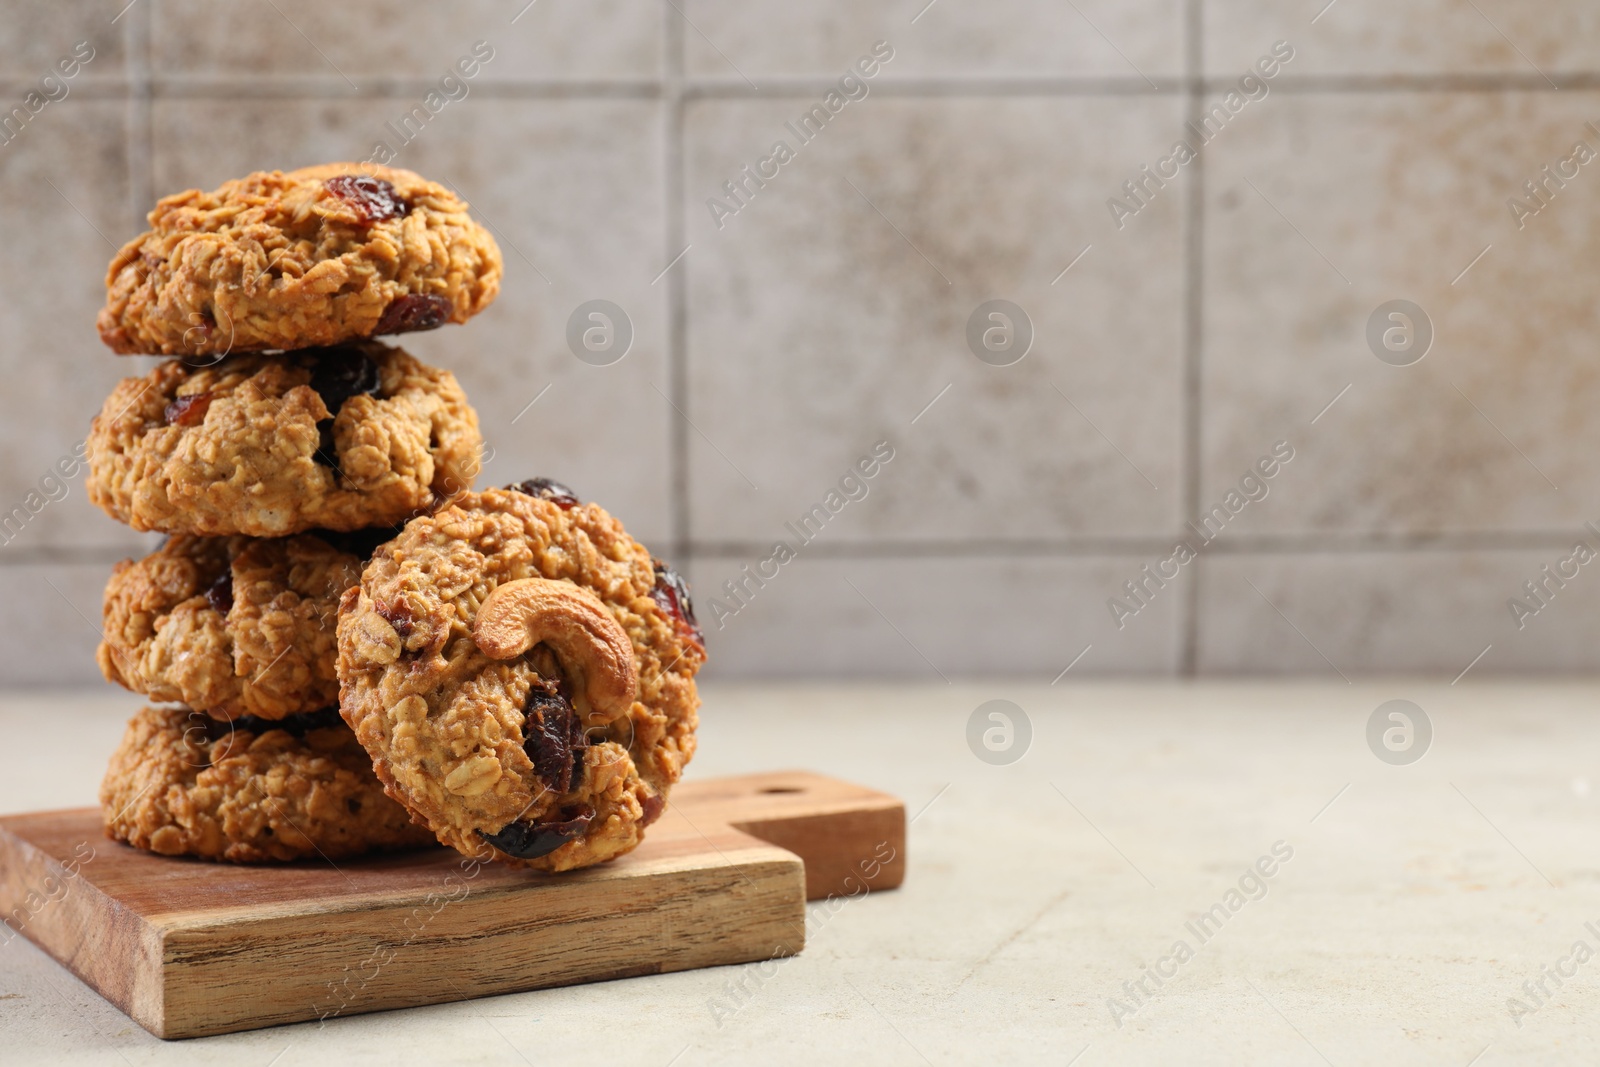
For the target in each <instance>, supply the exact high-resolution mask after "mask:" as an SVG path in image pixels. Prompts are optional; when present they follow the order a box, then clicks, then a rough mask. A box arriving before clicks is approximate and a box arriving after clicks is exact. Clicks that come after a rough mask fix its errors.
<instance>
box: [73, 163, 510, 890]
mask: <svg viewBox="0 0 1600 1067" xmlns="http://www.w3.org/2000/svg"><path fill="white" fill-rule="evenodd" d="M150 225H151V230H150V231H149V232H148V233H145V234H143V235H141V236H140V237H138V238H136V239H134V240H133V241H130V242H129V243H128V244H127V245H126V246H124V247H123V249H122V250H121V251H120V252H119V253H118V255H117V257H116V259H115V260H113V262H112V264H111V268H110V271H109V272H108V277H107V289H108V298H107V302H106V306H105V308H104V310H102V312H101V313H100V318H99V328H100V335H101V338H102V339H103V340H104V341H105V342H106V344H107V345H109V346H110V347H111V348H112V349H113V350H114V351H116V352H118V353H123V354H146V355H168V356H178V357H180V358H177V359H172V360H169V361H168V362H166V363H163V364H161V365H160V366H158V367H156V368H155V369H154V370H153V371H151V372H150V373H149V374H147V375H145V376H144V377H142V378H129V379H125V380H124V381H123V382H122V383H121V384H120V385H119V386H117V388H116V389H115V390H114V391H113V393H112V395H111V396H110V397H109V398H108V399H107V401H106V403H105V406H104V408H103V409H102V410H101V412H100V414H99V415H98V416H97V417H96V418H95V420H94V423H93V425H92V427H91V430H90V434H89V483H88V489H89V494H90V498H91V499H92V500H93V501H94V502H95V503H96V504H98V505H99V506H100V507H101V508H102V509H104V510H105V511H106V512H107V513H108V514H110V515H111V516H112V517H113V518H116V519H118V520H120V521H122V522H125V523H127V524H128V525H130V526H132V527H133V528H134V529H137V530H158V531H161V532H164V533H167V534H170V535H172V536H171V537H170V538H169V539H168V541H167V542H166V543H165V544H164V545H163V546H162V547H161V548H160V549H159V550H157V551H156V552H155V553H153V554H152V555H150V556H148V557H146V558H145V559H144V560H141V561H139V562H137V563H135V562H131V561H130V562H126V563H123V564H121V565H119V566H118V568H117V570H116V572H115V573H114V574H113V576H112V578H111V582H110V584H109V585H108V586H107V589H106V598H105V610H104V616H105V640H104V642H103V643H102V645H101V647H100V651H99V660H100V665H101V668H102V670H103V671H104V673H105V675H106V677H107V678H109V679H110V680H112V681H115V682H118V683H120V684H122V685H124V686H126V687H127V688H129V689H132V690H134V691H136V692H141V693H145V694H147V695H148V696H149V697H150V698H151V699H152V700H157V701H173V702H177V703H178V704H179V705H180V706H177V707H168V708H147V709H145V710H144V711H142V712H140V713H139V714H138V715H137V716H135V717H134V719H133V721H132V722H131V723H130V724H129V727H128V731H127V733H126V735H125V736H124V738H123V741H122V744H121V746H120V747H119V749H118V750H117V752H116V754H115V755H114V756H113V757H112V760H111V766H110V769H109V770H108V772H107V775H106V779H105V782H104V783H103V785H102V787H101V802H102V804H103V805H104V809H105V815H106V831H107V833H108V834H109V835H110V836H112V837H114V838H118V839H120V840H124V841H127V842H128V843H129V844H132V845H135V846H137V847H140V848H146V849H150V850H153V851H156V852H161V853H165V854H172V855H176V854H188V855H196V856H202V857H206V858H211V859H226V860H235V861H241V862H261V861H268V860H291V859H297V858H302V857H307V856H317V855H321V856H324V857H326V858H335V857H337V856H349V855H357V854H360V853H362V852H367V851H374V850H378V849H385V848H399V847H412V846H416V845H420V844H425V843H426V842H427V841H429V840H430V839H431V837H432V835H431V834H429V833H428V832H427V831H426V830H424V829H422V828H421V827H420V826H419V825H416V824H415V821H414V820H413V819H412V817H411V816H410V815H409V813H408V812H407V811H406V809H405V808H404V807H402V806H401V805H400V804H397V803H396V802H395V801H394V800H391V799H390V798H389V797H387V796H385V795H384V792H383V787H382V785H381V784H380V782H379V780H378V778H377V776H376V775H375V774H374V772H373V768H372V764H371V761H370V760H369V759H368V758H367V756H366V754H365V753H364V752H363V750H362V748H361V746H360V745H359V744H357V742H356V739H355V737H354V735H353V734H352V732H351V731H350V728H349V727H348V726H347V725H345V723H344V722H343V721H342V720H341V719H340V717H339V715H338V714H337V712H336V711H333V710H332V707H331V706H332V705H335V704H336V703H337V699H338V679H337V676H336V670H335V667H336V647H335V625H336V614H337V607H338V603H339V600H340V597H341V595H342V594H343V593H344V592H345V590H346V589H348V588H350V587H351V586H353V585H354V584H355V583H356V582H357V581H358V580H359V578H360V572H361V568H362V566H363V564H364V562H365V560H366V559H367V557H368V556H369V555H370V554H371V552H372V550H373V548H374V547H375V546H376V545H377V544H378V543H379V542H381V541H384V540H387V539H388V538H390V537H391V536H393V534H394V532H395V530H396V529H398V528H399V527H400V526H401V524H403V523H404V522H405V521H406V520H407V519H408V518H410V517H412V516H414V515H418V514H425V513H428V512H430V511H432V510H433V509H434V508H436V507H437V506H439V505H440V504H442V503H443V502H444V501H446V500H448V499H449V498H451V497H452V496H454V495H456V494H458V493H462V492H465V491H467V490H469V489H471V487H472V480H473V478H474V477H475V476H476V474H477V466H478V459H479V453H480V451H481V448H482V439H481V437H480V435H479V432H478V423H477V415H476V414H475V413H474V412H473V410H472V408H471V406H470V405H469V404H468V403H467V399H466V396H465V395H464V394H463V393H462V391H461V389H460V387H459V386H458V385H457V384H456V381H455V378H454V377H453V376H452V375H451V374H449V373H448V372H447V371H442V370H438V369H435V368H432V367H428V366H426V365H425V364H423V363H421V362H419V361H418V360H416V359H414V358H412V357H411V356H410V355H408V354H407V353H405V352H404V351H402V350H400V349H399V348H394V347H391V346H389V345H385V344H381V343H379V342H377V341H374V340H372V338H373V337H374V336H376V335H380V334H392V333H403V332H408V331H414V330H422V329H432V328H434V327H437V326H439V325H442V324H443V323H445V322H463V321H465V320H466V319H467V318H468V317H470V316H471V315H473V314H476V313H477V312H479V311H481V310H483V308H485V307H487V306H488V304H489V303H490V302H491V301H492V300H493V299H494V297H495V294H496V293H497V292H498V290H499V281H500V270H501V261H500V253H499V250H498V249H497V248H496V246H495V243H494V239H493V238H492V237H491V236H490V235H489V234H488V232H487V231H486V230H484V229H483V228H482V227H481V226H479V225H478V224H477V223H476V222H475V221H473V219H472V218H471V217H470V215H469V214H468V213H467V207H466V205H465V204H464V203H462V202H461V201H460V200H459V199H458V198H457V197H456V196H454V195H453V194H452V193H450V192H449V190H447V189H445V188H443V187H441V186H439V185H435V184H434V183H432V182H428V181H426V180H425V179H423V178H421V177H419V176H418V175H416V174H413V173H411V172H409V171H403V170H394V169H390V168H384V167H374V166H371V165H368V164H330V165H326V166H320V167H310V168H306V169H303V170H297V171H291V172H288V173H283V172H272V173H258V174H252V175H250V176H249V177H246V178H243V179H240V180H238V181H233V182H228V183H227V184H225V185H223V186H222V187H221V188H219V189H217V190H216V191H214V192H211V193H202V192H199V191H193V190H192V191H190V192H186V193H180V194H178V195H177V196H171V197H167V198H165V199H163V200H162V201H161V202H160V203H158V204H157V205H156V208H155V210H154V211H152V212H151V213H150Z"/></svg>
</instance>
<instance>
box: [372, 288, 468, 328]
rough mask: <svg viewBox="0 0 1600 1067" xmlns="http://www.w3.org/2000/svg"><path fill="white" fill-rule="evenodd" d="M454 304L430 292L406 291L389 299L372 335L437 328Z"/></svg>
mask: <svg viewBox="0 0 1600 1067" xmlns="http://www.w3.org/2000/svg"><path fill="white" fill-rule="evenodd" d="M454 310H455V307H454V305H452V304H451V303H450V301H449V300H448V299H446V298H445V297H442V296H434V295H432V294H431V293H406V294H405V295H404V296H397V297H395V298H394V299H393V300H391V301H389V306H388V307H386V308H384V309H383V315H382V316H380V317H379V319H378V325H377V326H376V327H374V328H373V330H372V336H374V337H376V336H378V335H379V334H384V333H417V332H419V331H421V330H437V329H438V328H439V327H440V326H443V325H444V324H445V321H446V320H448V319H449V318H450V313H451V312H452V311H454Z"/></svg>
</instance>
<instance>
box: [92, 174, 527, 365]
mask: <svg viewBox="0 0 1600 1067" xmlns="http://www.w3.org/2000/svg"><path fill="white" fill-rule="evenodd" d="M149 221H150V229H149V231H148V232H146V233H143V234H140V235H139V236H138V237H136V238H134V239H133V240H131V241H129V242H128V243H127V244H125V245H123V246H122V249H121V251H119V252H118V253H117V256H116V258H115V259H113V260H112V261H111V267H110V269H109V270H108V271H107V273H106V289H107V295H106V306H105V307H104V308H103V309H102V310H101V311H100V318H99V322H98V326H99V328H100V338H101V340H103V341H105V343H106V344H108V345H110V346H111V348H112V350H113V351H116V352H120V353H145V354H150V355H184V356H206V355H221V354H226V353H228V352H253V351H259V350H263V349H273V348H285V349H293V348H310V347H313V346H320V345H333V344H338V343H340V342H342V341H350V340H356V339H359V338H365V337H374V336H377V335H380V334H391V333H405V332H407V331H411V330H431V329H433V328H434V327H437V326H440V325H442V324H444V323H446V322H465V321H467V319H468V318H470V317H471V316H473V315H476V314H477V313H478V312H480V311H482V310H483V309H484V308H486V307H488V306H489V304H490V302H491V301H493V300H494V298H495V294H496V293H498V292H499V290H500V272H501V260H500V249H499V248H498V247H497V246H496V245H495V242H494V238H493V237H491V236H490V235H489V232H488V231H487V230H485V229H484V228H483V227H482V226H480V225H478V223H477V222H475V221H474V220H473V219H472V217H471V216H470V215H468V214H467V205H466V204H465V203H463V202H462V201H461V199H460V198H459V197H457V196H456V195H455V194H454V193H452V192H450V190H448V189H446V188H444V187H443V186H441V185H435V184H434V183H433V182H430V181H427V180H426V179H424V178H422V177H420V176H419V175H416V174H413V173H412V172H411V171H409V170H397V169H394V168H390V167H380V166H375V165H373V164H367V163H329V164H324V165H322V166H318V167H306V168H304V169H302V170H293V171H289V172H288V173H287V174H285V173H284V172H283V171H271V172H266V171H258V172H257V173H255V174H251V175H249V176H248V177H245V178H240V179H238V180H236V181H231V182H227V183H226V184H224V185H223V186H222V187H221V188H220V189H217V190H216V191H215V192H210V193H203V192H201V191H200V190H198V189H191V190H189V191H188V192H186V193H178V194H177V195H175V196H169V197H166V198H164V199H162V200H161V201H159V202H158V203H157V204H156V207H155V210H154V211H152V212H150V217H149Z"/></svg>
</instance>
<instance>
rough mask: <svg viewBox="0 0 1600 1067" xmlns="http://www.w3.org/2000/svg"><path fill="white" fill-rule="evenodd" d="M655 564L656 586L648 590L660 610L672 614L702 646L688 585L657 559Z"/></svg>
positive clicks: (703, 640)
mask: <svg viewBox="0 0 1600 1067" xmlns="http://www.w3.org/2000/svg"><path fill="white" fill-rule="evenodd" d="M652 562H653V563H655V565H656V586H655V588H654V589H652V590H651V591H650V595H651V596H653V597H654V598H655V601H656V603H657V604H659V605H661V610H662V611H664V612H666V613H667V614H668V615H670V616H672V618H673V619H674V620H676V622H677V623H678V626H679V627H680V628H681V629H683V630H684V631H686V632H687V633H688V635H689V637H690V638H691V639H693V641H694V643H695V644H697V645H700V646H702V647H704V645H705V638H704V637H703V636H702V635H701V633H700V623H699V622H698V621H696V620H695V617H694V602H693V601H692V600H690V599H689V585H688V583H687V582H685V581H684V580H683V577H682V576H681V575H680V574H678V572H677V571H675V570H673V569H672V568H671V567H669V566H667V565H666V564H665V563H662V562H661V561H660V560H659V559H658V560H653V561H652Z"/></svg>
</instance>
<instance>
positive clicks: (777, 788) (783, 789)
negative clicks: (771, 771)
mask: <svg viewBox="0 0 1600 1067" xmlns="http://www.w3.org/2000/svg"><path fill="white" fill-rule="evenodd" d="M761 791H762V792H763V793H804V792H805V790H804V789H800V788H798V787H796V786H792V785H769V786H767V787H766V788H765V789H763V790H761Z"/></svg>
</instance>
